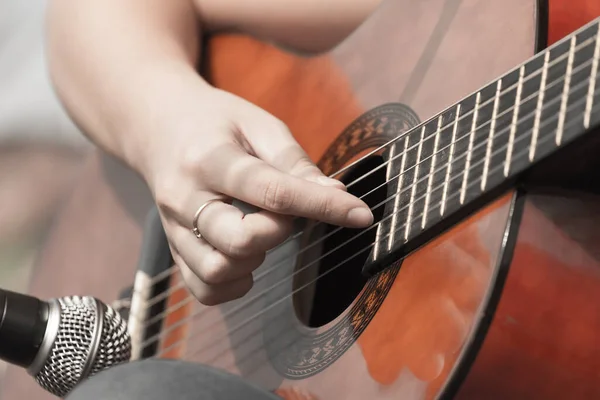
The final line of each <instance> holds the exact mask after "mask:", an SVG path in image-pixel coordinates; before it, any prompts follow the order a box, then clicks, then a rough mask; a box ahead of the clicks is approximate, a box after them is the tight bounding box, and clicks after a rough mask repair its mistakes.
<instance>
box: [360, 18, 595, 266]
mask: <svg viewBox="0 0 600 400" xmlns="http://www.w3.org/2000/svg"><path fill="white" fill-rule="evenodd" d="M599 21H600V20H595V21H593V22H592V23H590V24H588V25H586V26H585V27H583V28H582V29H580V30H579V31H577V32H575V33H573V34H572V35H570V36H568V37H567V38H565V39H563V40H562V41H560V42H558V43H556V44H555V45H553V46H552V47H550V48H548V49H547V50H545V51H543V52H541V53H539V54H537V55H536V56H535V57H533V58H532V59H530V60H529V61H527V62H526V63H524V64H522V65H521V66H519V67H518V68H516V69H514V70H512V71H510V72H508V73H507V74H505V75H504V76H502V77H501V78H499V79H498V80H496V81H494V82H492V83H490V84H488V85H487V86H485V87H483V88H482V89H480V90H478V91H477V92H475V93H473V94H471V95H470V96H468V97H466V98H464V99H463V100H461V101H460V102H459V103H457V104H455V105H453V106H452V107H450V108H448V109H446V110H445V111H443V112H441V113H440V114H438V115H436V116H434V117H433V118H431V119H430V120H428V121H426V122H424V123H423V124H421V125H419V126H417V127H415V128H413V129H411V130H410V131H408V132H406V133H405V134H403V135H402V136H400V137H399V138H398V139H397V140H395V141H394V142H393V143H391V144H390V145H389V146H388V148H387V149H386V151H387V159H388V163H389V164H388V166H387V167H388V170H387V176H388V179H389V183H390V186H389V187H392V188H393V191H394V192H395V193H389V197H388V199H387V202H386V210H385V213H384V218H383V220H382V221H381V222H380V223H379V226H378V234H377V239H376V243H375V244H374V250H373V252H372V257H371V258H372V259H371V262H370V263H369V265H368V266H367V267H366V271H368V272H369V273H371V274H372V273H375V272H377V271H378V270H380V269H381V268H383V267H385V264H386V263H387V262H389V258H390V256H391V255H393V256H394V257H395V258H397V257H398V256H399V255H400V256H402V255H406V254H408V253H410V252H411V251H412V250H414V249H415V248H417V247H419V246H421V245H422V244H423V243H425V242H426V241H428V240H429V239H431V238H432V237H434V236H435V234H436V232H439V227H440V226H442V225H444V222H446V223H447V222H448V221H451V220H452V217H453V216H456V215H459V214H461V211H464V210H465V209H466V208H467V207H468V206H470V205H473V204H474V203H475V202H477V200H479V199H482V198H485V196H486V194H493V193H495V191H497V190H498V189H501V188H504V187H506V185H509V184H512V183H513V182H514V181H515V180H516V179H517V178H518V177H519V176H520V174H521V173H523V172H524V171H525V170H527V169H528V168H529V167H531V166H532V165H534V164H535V163H537V162H539V161H540V160H542V159H544V158H546V157H547V156H549V155H550V154H552V153H554V152H556V151H558V150H559V149H560V148H561V147H564V146H565V145H567V144H569V143H570V142H572V141H573V140H575V139H577V138H579V137H581V136H583V135H585V134H586V133H588V132H590V130H591V128H593V127H594V126H595V125H597V124H598V122H600V114H599V111H600V105H599V100H600V82H599V79H598V78H599V72H598V65H599V59H600V30H599ZM446 225H447V224H446Z"/></svg>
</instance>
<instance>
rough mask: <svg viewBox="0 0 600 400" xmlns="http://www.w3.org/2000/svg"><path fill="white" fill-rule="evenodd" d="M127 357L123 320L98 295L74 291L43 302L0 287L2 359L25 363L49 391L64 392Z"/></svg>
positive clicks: (21, 365) (126, 359)
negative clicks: (86, 294) (80, 295)
mask: <svg viewBox="0 0 600 400" xmlns="http://www.w3.org/2000/svg"><path fill="white" fill-rule="evenodd" d="M130 357H131V339H130V336H129V333H128V331H127V326H126V323H125V321H124V320H123V319H122V318H121V316H120V315H119V313H117V312H116V311H115V310H113V309H112V308H111V307H109V306H107V305H106V304H104V303H102V302H101V301H99V300H97V299H95V298H93V297H79V296H73V297H63V298H59V299H53V300H50V301H48V302H45V301H42V300H39V299H36V298H35V297H32V296H28V295H24V294H20V293H14V292H10V291H5V290H1V289H0V359H2V360H4V361H6V362H8V363H10V364H14V365H17V366H20V367H23V368H26V369H27V372H28V373H29V374H30V375H31V376H33V377H34V379H35V380H36V381H37V382H38V384H39V385H40V386H42V387H43V388H44V389H45V390H47V391H48V392H50V393H52V394H54V395H56V396H59V397H64V396H66V395H67V394H68V393H69V392H70V391H71V390H72V389H73V388H75V386H77V385H78V384H79V383H80V382H81V381H83V380H84V379H86V378H88V377H89V376H92V375H94V374H96V373H98V372H100V371H102V370H104V369H106V368H108V367H111V366H113V365H116V364H120V363H122V362H127V361H129V359H130Z"/></svg>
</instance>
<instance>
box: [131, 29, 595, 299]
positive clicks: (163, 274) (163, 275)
mask: <svg viewBox="0 0 600 400" xmlns="http://www.w3.org/2000/svg"><path fill="white" fill-rule="evenodd" d="M596 40H597V39H594V38H590V39H587V40H585V41H583V42H581V43H580V44H578V45H576V46H575V47H574V53H577V52H578V51H580V50H581V49H583V48H584V47H587V46H588V45H589V44H590V43H592V42H595V41H596ZM568 53H569V52H567V53H565V54H562V55H560V56H558V57H557V58H556V59H555V60H552V61H550V62H549V63H548V65H547V66H546V67H545V69H546V70H547V69H549V68H551V67H552V66H554V65H556V64H557V63H558V62H560V61H563V60H564V59H565V58H566V57H568ZM540 54H543V53H540ZM527 62H530V61H526V62H525V63H523V64H522V66H523V65H526V64H527ZM585 66H587V65H585ZM578 67H581V65H580V66H578ZM519 68H520V67H519ZM543 70H544V66H542V67H541V68H538V69H536V70H535V71H534V72H532V73H531V74H529V75H528V76H527V77H525V78H524V79H523V83H525V82H527V81H529V80H530V79H533V78H534V77H536V76H537V75H538V74H540V73H541V72H542V71H543ZM573 73H575V71H573ZM506 75H507V74H505V75H504V76H506ZM555 82H556V81H554V83H555ZM518 84H519V83H518V82H517V83H515V84H513V85H511V86H509V87H506V88H504V89H503V90H502V91H501V92H500V93H499V94H498V95H497V96H494V97H492V98H490V99H488V100H486V101H484V102H482V103H481V104H480V105H479V107H478V108H482V107H484V106H485V105H488V104H490V103H491V102H493V101H495V100H496V98H497V97H500V96H501V95H504V94H506V93H507V92H509V91H510V90H512V89H514V88H515V87H517V86H518ZM475 93H477V92H475ZM537 94H538V93H537V92H536V93H534V94H533V95H532V96H535V95H537ZM468 97H469V96H467V97H466V98H468ZM463 100H464V99H463ZM522 103H524V102H520V103H519V104H522ZM458 104H460V102H458V103H456V104H454V105H452V106H451V107H449V108H448V109H447V110H445V111H442V112H441V113H439V114H438V115H436V116H434V117H432V118H431V119H430V120H428V121H425V122H423V123H421V124H419V125H418V126H416V127H413V128H411V129H409V130H408V131H406V132H404V133H403V134H401V135H400V136H398V137H396V138H394V139H391V140H390V141H388V142H387V143H386V144H384V145H382V146H380V147H379V148H377V149H375V150H373V151H372V152H371V153H370V154H367V155H366V156H364V157H361V159H360V160H358V161H357V162H360V161H361V160H364V159H365V158H366V157H368V156H370V155H372V154H375V153H376V152H378V151H380V150H382V149H384V148H385V147H387V146H389V145H391V144H392V143H394V142H396V141H399V140H402V139H404V138H407V136H408V135H409V134H410V133H413V132H414V131H415V130H417V129H418V128H420V127H422V126H424V125H427V124H429V123H431V122H432V121H434V120H436V119H439V118H440V117H442V116H443V114H444V113H445V112H446V111H449V110H451V109H452V108H454V107H456V106H457V105H458ZM511 110H512V107H511V108H508V109H507V110H504V111H503V112H502V113H500V115H498V117H500V116H502V115H503V114H505V113H507V112H509V111H511ZM473 112H474V109H473V110H470V111H468V112H467V113H465V114H463V115H461V116H460V117H459V118H457V119H456V120H455V121H454V122H450V123H448V124H446V125H444V126H443V127H440V129H438V131H442V130H445V129H448V128H450V127H451V126H453V125H455V124H457V123H458V122H459V121H461V120H463V119H464V118H466V117H468V116H470V115H472V114H473ZM488 123H491V121H486V122H485V123H483V124H481V125H480V126H478V127H476V128H481V127H483V126H485V125H487V124H488ZM438 131H436V132H434V133H432V134H431V135H429V136H427V137H425V138H424V139H423V141H427V140H429V139H431V138H433V137H435V136H436V135H437V133H438ZM463 137H464V136H461V137H460V138H458V139H457V140H456V141H459V140H460V139H462V138H463ZM418 145H419V143H415V144H414V145H411V147H409V148H407V151H409V150H412V149H414V148H416V147H417V146H418ZM449 146H450V145H447V146H445V147H444V148H442V149H440V150H439V151H437V152H435V153H433V154H431V155H429V156H427V157H426V158H425V159H423V160H421V161H420V162H419V163H418V164H416V165H413V166H412V167H411V168H415V167H416V166H417V165H419V164H422V163H424V162H426V161H428V160H429V159H430V158H432V157H434V156H436V155H438V154H439V153H441V152H442V151H443V150H445V149H446V148H447V147H449ZM401 156H402V154H398V155H397V156H395V157H393V158H391V159H390V160H388V161H386V162H384V163H382V164H381V165H379V166H378V167H376V168H374V169H372V170H370V171H369V172H367V173H365V174H364V175H361V176H360V177H358V178H356V179H355V180H354V181H352V182H351V183H349V184H348V185H347V187H348V188H350V187H351V186H353V185H354V184H356V183H358V182H360V181H361V180H362V179H365V178H366V177H368V176H369V175H371V174H373V173H375V172H376V171H377V170H379V169H381V168H384V167H386V166H387V165H388V164H389V163H391V162H392V161H394V160H395V159H397V158H398V157H401ZM357 162H355V163H357ZM355 163H353V164H355ZM349 167H350V166H348V167H345V168H344V169H342V170H340V171H338V172H336V173H335V174H333V175H330V176H331V177H333V176H336V175H339V174H340V173H341V172H342V171H344V170H346V169H348V168H349ZM367 195H368V194H367ZM363 197H364V196H363ZM340 229H343V228H340ZM334 233H335V232H330V233H329V234H328V235H332V234H334ZM300 235H302V232H299V233H297V234H295V235H293V236H291V237H290V238H288V239H287V240H286V241H285V242H283V243H282V244H280V245H279V246H278V247H281V246H283V245H285V244H286V243H288V242H290V241H291V240H294V239H296V238H297V237H299V236H300ZM276 249H277V248H275V249H272V250H270V251H273V250H276ZM176 268H177V267H176V266H171V267H169V268H168V269H167V270H165V271H163V272H161V273H159V274H158V275H157V276H155V277H153V278H151V280H150V282H149V284H150V285H153V284H155V283H157V282H159V281H161V280H163V279H165V278H167V277H168V276H169V275H170V273H171V272H173V271H174V270H175V269H176ZM264 272H266V271H263V273H264ZM257 279H259V277H257ZM180 285H181V287H183V286H184V285H183V283H181V282H180ZM171 289H173V290H176V288H171ZM134 293H139V291H134ZM159 296H164V297H161V298H160V299H156V298H157V297H159ZM167 296H168V294H165V293H161V294H159V295H157V296H155V297H156V298H153V299H150V300H149V301H154V302H157V301H160V300H162V299H163V298H165V297H167ZM152 304H155V303H152ZM152 304H150V305H152Z"/></svg>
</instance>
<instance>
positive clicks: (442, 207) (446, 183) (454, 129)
mask: <svg viewBox="0 0 600 400" xmlns="http://www.w3.org/2000/svg"><path fill="white" fill-rule="evenodd" d="M460 107H461V104H460V103H459V104H458V105H457V106H456V117H455V118H454V126H453V127H452V139H451V140H450V155H449V156H448V168H447V169H446V176H445V177H444V190H443V192H442V204H440V215H444V211H445V210H446V197H447V196H448V186H449V184H450V174H451V173H452V161H453V159H454V146H455V145H456V133H457V131H458V120H459V115H460Z"/></svg>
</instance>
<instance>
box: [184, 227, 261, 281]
mask: <svg viewBox="0 0 600 400" xmlns="http://www.w3.org/2000/svg"><path fill="white" fill-rule="evenodd" d="M181 231H182V232H181V233H180V234H178V236H179V238H178V240H177V253H178V254H179V255H180V256H181V257H182V259H183V260H185V264H186V265H187V266H188V267H189V268H190V269H191V270H192V271H193V272H194V274H195V275H196V276H197V277H198V278H200V280H202V282H204V283H205V284H207V285H222V284H226V283H228V282H233V281H236V280H238V279H241V278H243V277H244V276H247V275H251V274H252V271H254V270H255V269H256V268H258V267H259V266H260V265H261V264H262V262H263V261H264V259H265V252H264V251H259V252H256V253H255V254H249V255H247V256H246V257H244V258H237V259H236V258H232V257H230V256H228V255H227V254H225V253H223V252H222V251H220V250H218V249H216V248H214V247H213V246H212V245H211V244H210V243H208V242H207V241H205V240H204V239H198V238H196V237H195V236H194V235H192V234H190V233H189V231H187V232H185V229H183V228H181Z"/></svg>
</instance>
